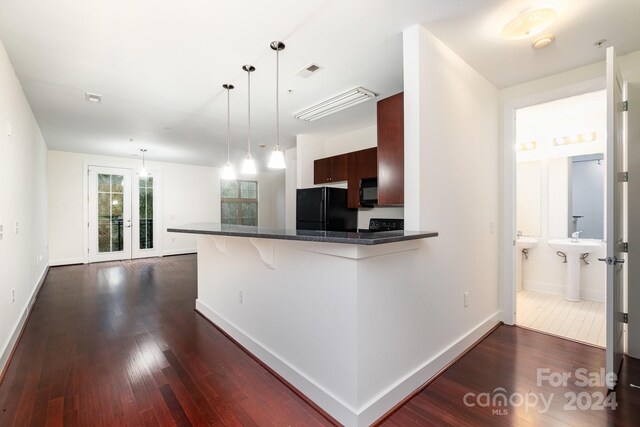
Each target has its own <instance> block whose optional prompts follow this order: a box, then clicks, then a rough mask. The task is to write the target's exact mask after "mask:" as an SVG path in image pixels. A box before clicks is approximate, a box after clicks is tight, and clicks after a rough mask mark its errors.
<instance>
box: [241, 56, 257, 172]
mask: <svg viewBox="0 0 640 427" xmlns="http://www.w3.org/2000/svg"><path fill="white" fill-rule="evenodd" d="M242 69H243V70H244V71H246V72H247V87H248V92H247V93H248V95H247V157H245V158H244V163H243V164H242V173H244V174H247V175H255V174H256V162H255V161H254V160H253V157H251V73H252V72H254V71H255V70H256V67H254V66H253V65H245V66H243V67H242Z"/></svg>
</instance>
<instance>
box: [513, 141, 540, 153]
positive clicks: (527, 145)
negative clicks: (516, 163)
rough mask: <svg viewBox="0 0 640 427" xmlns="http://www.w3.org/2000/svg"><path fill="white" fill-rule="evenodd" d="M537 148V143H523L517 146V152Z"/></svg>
mask: <svg viewBox="0 0 640 427" xmlns="http://www.w3.org/2000/svg"><path fill="white" fill-rule="evenodd" d="M536 148H538V143H537V142H536V141H530V142H523V143H521V144H518V150H519V151H532V150H535V149H536Z"/></svg>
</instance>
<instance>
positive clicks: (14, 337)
mask: <svg viewBox="0 0 640 427" xmlns="http://www.w3.org/2000/svg"><path fill="white" fill-rule="evenodd" d="M48 272H49V265H47V266H45V268H44V270H43V271H42V274H41V275H40V278H39V279H38V283H37V284H36V287H35V288H34V290H33V292H32V293H31V297H30V298H29V302H28V303H27V306H26V307H25V308H24V311H23V312H22V316H20V320H18V323H17V324H16V326H15V327H14V328H13V332H12V333H11V335H9V338H8V339H7V341H6V342H5V344H4V347H3V351H2V356H1V357H0V373H1V372H4V370H5V368H6V365H7V362H8V361H9V357H11V353H12V352H13V349H14V348H15V346H16V344H17V342H18V338H20V334H21V333H22V330H23V329H24V327H25V324H26V323H27V319H28V318H29V314H30V313H31V309H32V308H33V305H34V304H35V302H36V297H37V296H38V292H40V289H41V288H42V285H43V284H44V279H45V277H47V273H48Z"/></svg>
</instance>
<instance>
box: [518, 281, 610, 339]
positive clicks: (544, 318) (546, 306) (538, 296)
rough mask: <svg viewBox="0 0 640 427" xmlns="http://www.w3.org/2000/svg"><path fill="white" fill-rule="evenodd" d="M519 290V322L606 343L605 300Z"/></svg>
mask: <svg viewBox="0 0 640 427" xmlns="http://www.w3.org/2000/svg"><path fill="white" fill-rule="evenodd" d="M516 294H517V299H518V301H517V310H516V312H517V317H516V324H517V325H518V326H524V327H525V328H531V329H535V330H538V331H541V332H546V333H549V334H553V335H558V336H560V337H565V338H570V339H572V340H576V341H582V342H585V343H588V344H594V345H598V346H601V347H604V346H605V343H606V341H605V317H604V315H605V313H604V311H605V305H604V302H597V301H588V300H582V301H580V302H570V301H567V300H565V299H564V297H563V296H562V295H553V294H546V293H542V292H534V291H528V290H525V289H523V290H522V291H520V292H517V293H516Z"/></svg>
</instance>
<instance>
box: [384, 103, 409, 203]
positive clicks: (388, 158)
mask: <svg viewBox="0 0 640 427" xmlns="http://www.w3.org/2000/svg"><path fill="white" fill-rule="evenodd" d="M378 204H379V205H387V206H388V205H396V206H398V205H404V94H403V93H402V92H401V93H399V94H397V95H393V96H390V97H389V98H385V99H383V100H381V101H379V102H378Z"/></svg>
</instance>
